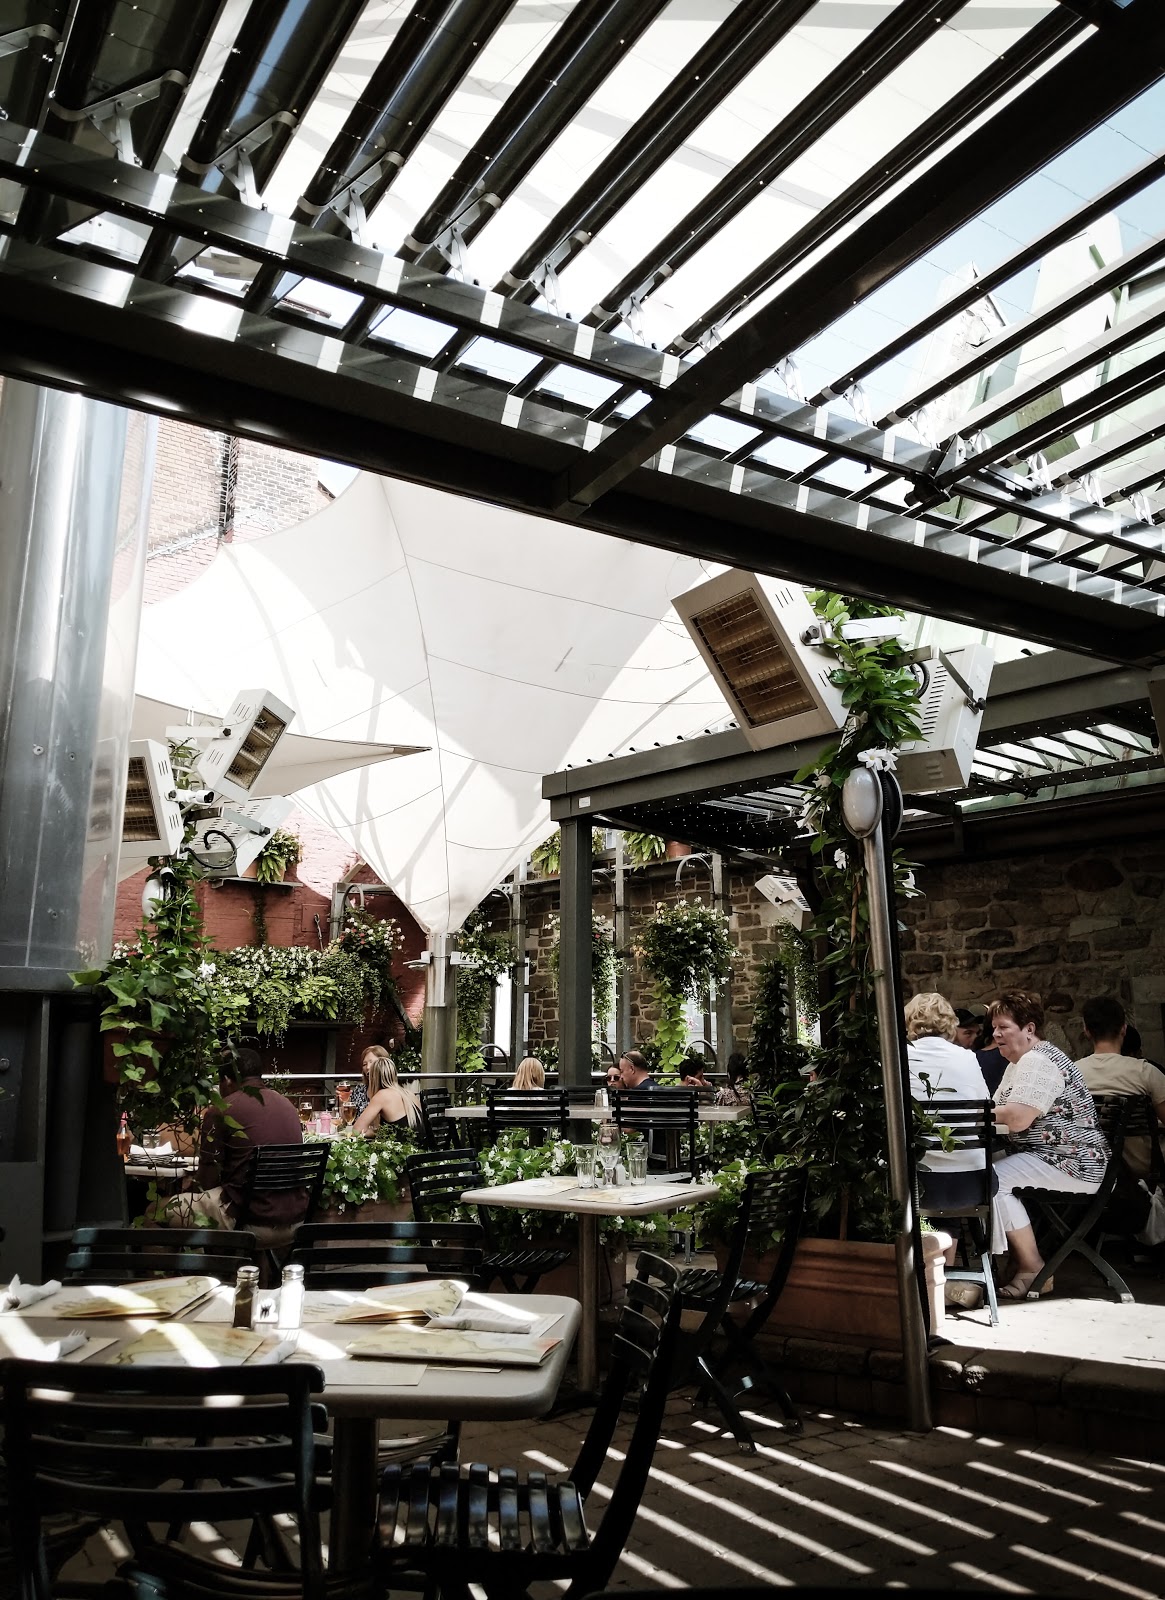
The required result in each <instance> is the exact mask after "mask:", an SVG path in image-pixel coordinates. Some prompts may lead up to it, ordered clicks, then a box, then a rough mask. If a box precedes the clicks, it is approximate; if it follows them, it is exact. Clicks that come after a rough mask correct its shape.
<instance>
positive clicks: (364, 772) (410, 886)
mask: <svg viewBox="0 0 1165 1600" xmlns="http://www.w3.org/2000/svg"><path fill="white" fill-rule="evenodd" d="M705 575H706V569H705V568H704V567H703V565H702V564H701V563H699V562H696V561H693V560H691V559H689V558H687V557H681V556H671V555H669V554H666V553H665V552H662V551H658V550H651V549H647V548H645V547H643V546H640V545H634V544H630V543H627V542H625V541H623V540H619V539H613V538H609V537H607V536H605V535H602V534H596V533H591V532H582V531H579V530H578V529H575V528H570V527H566V526H562V525H559V524H556V523H553V522H548V521H543V520H541V519H536V518H533V517H528V516H523V515H521V514H520V513H517V512H512V511H506V510H502V509H499V508H496V507H492V506H486V505H482V504H480V503H477V502H474V501H469V500H464V499H460V498H456V497H454V496H452V495H445V494H441V493H438V492H435V491H433V490H430V489H426V488H422V487H419V486H416V485H412V484H406V483H400V482H396V481H389V480H384V479H379V478H376V477H374V476H372V475H370V474H364V475H362V476H361V477H359V478H357V479H356V480H355V482H354V483H353V485H352V487H351V488H350V489H349V490H348V491H347V492H346V493H345V494H343V495H342V496H341V497H340V498H339V499H338V500H337V501H335V503H334V504H333V505H331V506H329V507H328V508H327V509H326V510H324V511H322V512H320V513H319V514H318V515H317V516H315V517H311V518H309V519H308V520H307V521H306V522H303V523H301V524H299V525H298V526H297V527H294V528H288V529H285V530H284V531H282V532H280V533H275V534H270V535H268V536H267V537H265V538H262V539H257V540H255V541H253V542H248V543H244V544H238V545H233V546H224V547H223V548H222V549H221V550H220V551H219V553H218V555H217V556H216V557H215V559H214V561H213V562H212V563H211V565H210V566H209V567H208V568H207V570H206V571H205V572H204V573H203V574H202V575H201V576H200V577H199V578H198V579H197V580H196V581H195V582H194V583H192V584H191V585H190V586H189V587H188V588H186V589H184V590H183V591H182V592H181V593H180V594H177V595H174V596H172V597H171V598H169V599H167V600H163V601H160V602H159V603H158V604H156V605H153V606H150V607H147V609H146V611H145V613H144V615H143V622H142V638H141V645H140V650H139V657H138V687H139V689H140V691H141V692H142V693H143V694H147V695H151V696H154V697H156V698H159V699H166V700H170V701H173V702H175V703H177V704H183V705H200V706H203V705H225V704H228V703H229V697H230V695H231V693H232V692H233V691H234V690H235V689H237V688H238V687H239V686H240V685H241V684H247V685H259V684H261V685H263V686H264V687H265V688H268V689H272V690H274V692H275V693H276V694H278V695H279V696H281V697H282V698H283V699H285V700H286V701H288V703H289V704H291V705H292V706H294V707H295V709H296V714H297V722H298V725H299V726H300V727H301V729H303V730H305V731H307V732H310V733H312V734H315V735H318V736H326V737H328V738H336V739H366V740H374V741H377V740H383V739H388V738H391V739H392V741H393V742H394V743H395V742H397V741H408V742H409V743H411V744H416V745H428V746H431V747H432V748H431V749H430V750H428V751H427V752H425V753H424V754H421V755H416V756H414V757H413V758H412V759H411V760H409V761H393V762H388V763H382V764H379V765H376V766H372V767H365V768H362V769H361V770H359V771H354V772H348V773H344V774H342V775H340V776H338V777H334V778H329V779H328V780H327V781H326V782H322V783H318V784H315V785H313V786H312V787H311V788H308V789H305V790H303V791H302V792H301V793H300V794H299V796H298V803H299V804H300V805H301V806H303V807H304V808H305V809H306V810H308V811H309V812H311V813H312V814H313V815H315V816H317V817H319V818H320V819H321V820H322V821H324V822H326V823H328V824H329V825H330V826H331V827H333V828H334V829H335V830H336V832H337V833H339V834H340V835H341V836H342V837H343V838H345V839H347V840H349V841H350V842H351V844H352V845H353V847H354V848H355V849H356V850H357V851H358V852H359V853H360V855H361V856H362V857H363V858H364V859H365V860H366V861H367V862H368V863H369V864H370V865H371V866H372V867H373V868H375V870H376V871H377V872H378V873H379V874H380V875H381V877H382V879H383V880H384V881H385V882H386V883H388V884H391V886H392V887H393V888H394V889H395V890H396V891H397V893H398V894H399V895H400V897H401V899H402V900H403V901H404V902H405V904H406V905H408V906H409V908H410V910H411V911H412V912H413V914H414V915H415V916H416V917H417V919H418V921H420V922H421V923H422V924H423V925H424V926H425V927H427V928H428V929H430V930H431V931H432V932H445V931H450V930H453V929H456V928H458V927H460V925H461V923H462V922H463V921H464V919H465V917H466V915H467V914H468V913H469V912H470V911H471V910H472V909H473V907H474V906H475V905H477V904H478V903H479V902H480V901H481V900H482V898H483V897H484V896H485V895H486V894H487V893H488V892H489V890H490V889H491V888H493V887H494V886H495V885H496V884H498V883H499V882H500V881H501V880H502V879H503V878H504V877H505V875H506V874H507V873H508V872H509V871H511V870H512V868H513V867H514V866H515V865H516V864H517V863H518V862H519V861H521V860H522V858H523V857H524V856H526V855H527V854H528V853H529V851H530V850H531V849H532V847H533V846H534V845H536V844H537V843H538V842H539V841H540V840H541V839H542V838H544V837H545V836H546V834H547V833H548V832H549V831H550V823H549V811H548V807H547V805H546V803H545V802H544V801H543V800H542V798H541V780H542V775H543V773H546V772H552V771H555V770H556V769H558V768H560V767H563V766H566V765H568V764H570V763H581V762H583V761H585V760H587V759H588V758H597V759H602V758H603V757H605V756H606V755H608V754H609V753H610V752H613V751H619V750H625V749H626V748H627V747H628V746H635V747H643V746H650V745H651V744H652V743H653V742H655V741H657V740H663V739H669V738H673V737H675V736H676V735H677V734H686V733H690V732H691V731H693V730H697V731H699V730H700V729H702V728H703V727H704V726H705V725H706V724H707V723H709V722H710V721H713V720H716V721H722V720H723V719H724V717H725V714H726V711H725V705H724V702H723V700H722V699H721V697H720V695H719V692H718V691H717V689H716V688H715V686H714V685H713V683H712V682H711V679H710V678H709V677H708V676H707V674H706V672H705V670H704V667H703V665H702V663H701V662H700V660H699V658H698V657H697V655H696V652H695V650H694V648H693V647H692V645H691V643H690V641H689V639H688V636H687V634H686V632H685V631H684V629H683V627H682V626H681V625H680V623H679V622H678V620H677V619H676V617H675V616H674V614H673V613H672V612H671V599H672V596H673V595H677V594H680V593H682V592H683V591H684V590H685V589H688V588H691V586H692V585H693V584H694V583H697V582H699V581H700V580H701V578H702V577H704V576H705Z"/></svg>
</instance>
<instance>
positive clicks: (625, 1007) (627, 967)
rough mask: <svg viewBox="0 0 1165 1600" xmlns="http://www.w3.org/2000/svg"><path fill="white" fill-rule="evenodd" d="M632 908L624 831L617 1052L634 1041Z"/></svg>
mask: <svg viewBox="0 0 1165 1600" xmlns="http://www.w3.org/2000/svg"><path fill="white" fill-rule="evenodd" d="M630 948H631V911H630V908H629V907H628V905H627V857H626V855H625V853H624V850H623V834H622V830H620V831H619V832H618V833H616V835H615V954H616V955H617V956H618V958H619V960H618V964H617V965H616V967H615V1054H616V1055H617V1056H618V1055H621V1054H622V1053H623V1051H624V1050H630V1049H631V1047H632V1045H633V1044H634V1042H635V1041H634V1039H632V1037H631V960H630V957H629V955H628V953H627V952H628V951H629V950H630Z"/></svg>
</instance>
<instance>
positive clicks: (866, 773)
mask: <svg viewBox="0 0 1165 1600" xmlns="http://www.w3.org/2000/svg"><path fill="white" fill-rule="evenodd" d="M842 811H843V814H844V816H845V824H846V827H847V828H848V829H849V831H850V833H852V834H853V835H854V837H855V838H857V839H860V840H861V841H862V850H863V854H864V858H865V871H866V897H867V902H868V905H869V913H870V954H871V956H872V958H873V963H874V997H875V1002H876V1004H877V1010H878V1039H879V1045H880V1055H881V1062H882V1092H883V1095H884V1098H885V1103H886V1152H887V1158H888V1162H889V1167H890V1195H891V1198H892V1199H893V1201H894V1202H895V1204H896V1205H897V1206H898V1208H899V1215H900V1218H901V1220H900V1222H899V1226H898V1232H897V1234H896V1236H895V1239H894V1262H895V1267H896V1269H897V1277H898V1314H899V1317H900V1319H901V1327H902V1360H903V1367H904V1369H905V1378H906V1420H907V1425H908V1426H909V1427H911V1428H913V1429H916V1430H917V1431H919V1432H926V1431H929V1429H930V1428H932V1427H933V1425H934V1424H933V1422H932V1419H931V1410H930V1368H929V1363H928V1361H927V1350H926V1328H925V1326H924V1323H923V1318H922V1303H921V1301H920V1299H919V1293H918V1279H917V1276H916V1265H915V1253H914V1221H915V1219H914V1193H913V1190H912V1188H911V1183H910V1158H909V1132H908V1126H907V1118H908V1116H909V1107H908V1106H907V1104H906V1096H905V1094H904V1092H903V1082H904V1074H903V1064H902V1055H901V1050H900V1045H899V1040H900V1034H899V1027H898V1020H899V1011H900V1004H899V998H898V989H897V984H896V983H895V975H894V962H893V944H892V936H891V924H890V918H891V917H892V916H893V915H894V914H895V913H894V907H893V905H892V904H891V901H890V896H889V894H888V893H887V888H886V884H887V877H886V842H885V837H884V832H883V826H882V787H881V784H880V782H879V780H878V778H877V776H876V775H875V774H874V773H873V772H871V771H870V770H869V769H868V768H866V767H858V768H856V769H855V770H854V771H853V772H851V773H850V775H849V777H848V778H847V779H846V780H845V786H844V788H843V789H842Z"/></svg>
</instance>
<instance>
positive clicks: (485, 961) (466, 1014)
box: [456, 906, 514, 1072]
mask: <svg viewBox="0 0 1165 1600" xmlns="http://www.w3.org/2000/svg"><path fill="white" fill-rule="evenodd" d="M457 948H458V950H459V951H460V953H461V954H462V955H463V956H464V957H465V958H466V959H465V960H464V961H463V962H461V963H460V965H459V966H458V967H457V969H456V970H457V1045H456V1060H457V1067H458V1070H459V1071H460V1072H481V1071H482V1070H483V1069H484V1066H485V1063H484V1062H483V1060H482V1057H481V1031H482V1028H483V1027H484V1026H485V1018H486V1013H487V1011H488V1010H489V1007H490V1001H491V1000H492V999H493V992H494V989H495V988H496V987H497V981H498V979H499V978H500V977H501V976H502V974H503V973H504V972H506V971H507V970H508V969H509V967H510V966H511V965H512V964H513V960H514V949H513V946H512V944H511V943H510V940H509V937H508V936H507V935H506V934H504V933H491V932H490V929H489V925H488V923H487V922H486V918H485V913H484V912H483V911H482V910H481V908H480V906H479V907H478V909H477V910H476V911H471V912H470V914H469V916H468V917H466V919H465V923H464V925H463V926H462V929H461V932H460V933H459V934H458V935H457Z"/></svg>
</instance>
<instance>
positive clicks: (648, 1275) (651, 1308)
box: [570, 1251, 683, 1587]
mask: <svg viewBox="0 0 1165 1600" xmlns="http://www.w3.org/2000/svg"><path fill="white" fill-rule="evenodd" d="M635 1269H636V1277H635V1279H634V1280H633V1281H632V1282H631V1283H629V1284H628V1285H627V1299H626V1302H625V1303H624V1306H623V1310H622V1312H621V1313H620V1315H619V1322H618V1325H617V1327H616V1330H615V1335H614V1338H613V1339H612V1341H611V1358H610V1365H609V1367H608V1369H607V1378H606V1382H605V1383H604V1384H603V1392H602V1394H601V1395H600V1396H599V1403H598V1405H597V1406H596V1407H595V1412H594V1416H593V1417H592V1419H591V1425H590V1427H589V1428H588V1429H587V1435H586V1438H585V1439H584V1440H583V1443H582V1448H581V1449H580V1451H579V1453H578V1457H577V1459H576V1461H575V1464H574V1469H573V1471H572V1472H571V1474H570V1481H571V1482H572V1483H573V1484H574V1485H575V1487H576V1488H577V1490H578V1492H579V1494H580V1495H581V1496H582V1498H583V1499H584V1500H585V1499H586V1498H587V1496H588V1495H589V1494H590V1492H591V1490H592V1488H593V1487H594V1484H595V1479H596V1478H597V1477H598V1474H599V1471H600V1470H601V1468H602V1466H603V1464H604V1462H605V1460H606V1456H607V1451H608V1448H609V1446H610V1444H611V1440H612V1438H613V1437H614V1433H615V1428H616V1426H617V1424H618V1421H619V1413H620V1410H621V1408H622V1406H623V1402H624V1400H625V1399H626V1397H627V1394H628V1391H629V1390H630V1388H631V1386H632V1385H633V1384H635V1385H642V1389H641V1392H640V1394H639V1401H638V1410H637V1413H636V1417H635V1426H634V1428H633V1430H632V1433H631V1439H630V1442H629V1443H628V1445H627V1453H626V1455H625V1456H624V1458H623V1464H622V1466H621V1468H620V1470H619V1476H618V1479H617V1480H616V1482H615V1484H614V1486H613V1489H612V1494H611V1499H610V1502H609V1504H608V1506H607V1509H606V1510H605V1511H604V1513H603V1520H602V1522H601V1524H600V1525H599V1529H598V1532H597V1533H596V1535H595V1538H594V1541H593V1542H592V1545H591V1552H590V1553H591V1558H592V1560H593V1563H594V1569H593V1571H594V1580H595V1586H596V1587H601V1586H602V1585H603V1584H605V1583H606V1581H607V1579H608V1577H609V1576H610V1574H611V1572H612V1571H613V1570H614V1567H615V1563H616V1562H617V1561H618V1559H619V1557H620V1555H621V1554H622V1552H623V1546H624V1545H625V1544H626V1542H627V1536H628V1534H629V1533H630V1531H631V1526H632V1524H633V1522H634V1521H635V1517H636V1514H637V1512H638V1510H639V1502H640V1500H641V1499H642V1497H643V1491H644V1488H645V1487H646V1485H647V1474H648V1472H649V1470H650V1468H651V1462H652V1457H653V1456H654V1454H655V1447H656V1444H657V1443H658V1441H659V1431H660V1428H661V1426H662V1424H663V1413H664V1407H665V1406H666V1404H667V1397H668V1391H669V1389H670V1387H671V1377H672V1368H673V1366H674V1363H675V1358H676V1351H677V1346H678V1341H679V1333H680V1313H681V1308H682V1305H683V1301H682V1298H681V1296H680V1295H679V1293H678V1292H677V1287H676V1285H677V1279H678V1277H679V1274H678V1273H677V1271H676V1269H675V1267H673V1266H672V1265H671V1263H670V1262H668V1261H664V1260H663V1259H662V1257H660V1256H656V1255H651V1254H649V1253H648V1252H646V1251H644V1252H642V1253H641V1254H640V1256H639V1258H638V1260H637V1261H636V1263H635Z"/></svg>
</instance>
